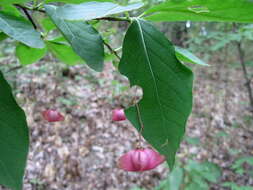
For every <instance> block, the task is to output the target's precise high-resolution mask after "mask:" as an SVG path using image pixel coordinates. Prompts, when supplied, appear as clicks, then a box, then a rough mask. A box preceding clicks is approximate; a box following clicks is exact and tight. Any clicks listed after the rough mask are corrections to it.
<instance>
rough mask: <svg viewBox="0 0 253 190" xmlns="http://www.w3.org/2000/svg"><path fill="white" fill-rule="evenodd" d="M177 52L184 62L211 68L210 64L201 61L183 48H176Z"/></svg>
mask: <svg viewBox="0 0 253 190" xmlns="http://www.w3.org/2000/svg"><path fill="white" fill-rule="evenodd" d="M175 51H176V56H177V58H178V59H179V60H180V61H182V62H186V63H193V64H198V65H203V66H209V65H208V64H206V63H205V62H204V61H202V60H201V59H199V58H198V57H197V56H195V55H194V54H192V53H191V52H190V51H188V50H187V49H184V48H181V47H175Z"/></svg>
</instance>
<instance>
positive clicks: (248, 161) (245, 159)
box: [232, 156, 253, 169]
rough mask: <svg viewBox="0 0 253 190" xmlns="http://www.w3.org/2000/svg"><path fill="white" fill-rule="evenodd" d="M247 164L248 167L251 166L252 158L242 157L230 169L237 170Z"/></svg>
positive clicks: (252, 163)
mask: <svg viewBox="0 0 253 190" xmlns="http://www.w3.org/2000/svg"><path fill="white" fill-rule="evenodd" d="M244 163H248V164H249V165H252V166H253V157H250V156H249V157H243V158H240V159H238V160H236V161H235V163H234V164H233V165H232V169H238V168H240V167H242V164H244Z"/></svg>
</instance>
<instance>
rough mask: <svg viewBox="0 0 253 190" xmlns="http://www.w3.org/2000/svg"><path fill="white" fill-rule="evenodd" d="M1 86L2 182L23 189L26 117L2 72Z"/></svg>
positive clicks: (13, 187)
mask: <svg viewBox="0 0 253 190" xmlns="http://www.w3.org/2000/svg"><path fill="white" fill-rule="evenodd" d="M0 86H1V92H0V121H1V122H0V150H1V154H0V184H2V185H5V186H6V187H9V188H12V189H13V190H21V189H22V181H23V176H24V170H25V166H26V159H27V154H28V146H29V135H28V127H27V123H26V117H25V113H24V111H23V110H22V109H21V108H20V107H19V106H18V104H17V103H16V101H15V99H14V98H13V96H12V92H11V88H10V86H9V84H8V83H7V81H6V80H5V79H4V77H3V74H2V73H1V72H0Z"/></svg>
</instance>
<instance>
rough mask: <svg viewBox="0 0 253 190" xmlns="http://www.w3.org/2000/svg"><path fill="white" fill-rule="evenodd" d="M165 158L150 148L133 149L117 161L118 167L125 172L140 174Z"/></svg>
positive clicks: (154, 166)
mask: <svg viewBox="0 0 253 190" xmlns="http://www.w3.org/2000/svg"><path fill="white" fill-rule="evenodd" d="M164 160H165V157H164V156H162V155H160V154H159V153H158V152H156V151H154V150H153V149H150V148H139V149H134V150H131V151H129V152H127V153H126V154H124V155H123V156H121V157H120V159H119V167H120V168H121V169H123V170H125V171H132V172H141V171H146V170H152V169H154V168H156V167H157V166H158V165H160V164H161V163H163V162H164Z"/></svg>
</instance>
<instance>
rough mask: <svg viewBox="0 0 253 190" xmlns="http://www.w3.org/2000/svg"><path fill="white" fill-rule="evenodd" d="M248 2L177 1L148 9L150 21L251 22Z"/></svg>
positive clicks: (252, 16) (252, 17) (251, 8)
mask: <svg viewBox="0 0 253 190" xmlns="http://www.w3.org/2000/svg"><path fill="white" fill-rule="evenodd" d="M252 11H253V1H250V0H223V1H220V0H209V1H206V0H191V1H188V0H177V1H175V0H174V1H166V2H164V3H161V4H159V5H156V6H153V7H151V8H150V9H148V10H147V11H146V12H145V14H151V15H149V16H148V17H146V19H148V20H152V21H159V22H161V21H187V20H190V21H217V22H250V23H252V22H253V14H252Z"/></svg>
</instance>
